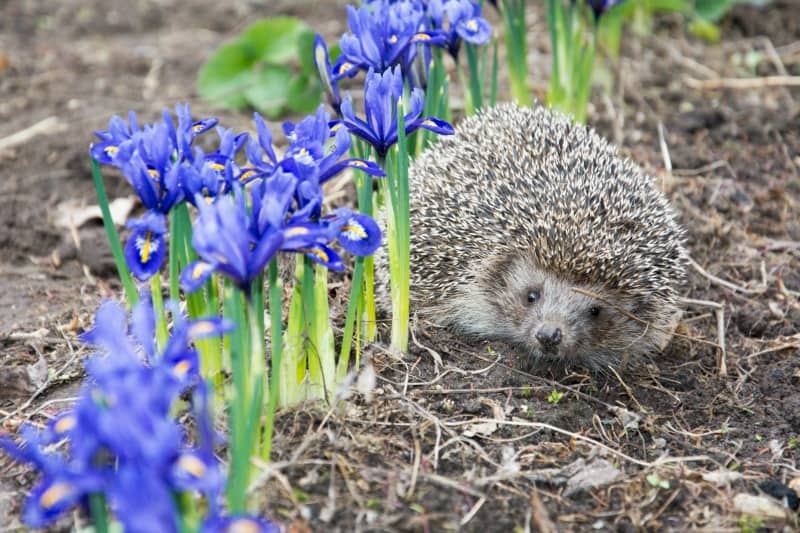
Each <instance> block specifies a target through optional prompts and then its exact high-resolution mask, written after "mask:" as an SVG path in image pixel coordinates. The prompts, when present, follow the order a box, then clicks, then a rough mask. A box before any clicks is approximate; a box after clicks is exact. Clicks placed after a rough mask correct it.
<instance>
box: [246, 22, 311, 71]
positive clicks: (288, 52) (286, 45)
mask: <svg viewBox="0 0 800 533" xmlns="http://www.w3.org/2000/svg"><path fill="white" fill-rule="evenodd" d="M304 32H306V33H307V32H310V30H309V29H308V26H306V25H305V23H304V22H303V21H302V20H300V19H298V18H296V17H273V18H269V19H263V20H259V21H258V22H254V23H253V24H251V25H250V26H248V27H247V28H246V29H245V30H244V32H243V33H242V35H241V37H239V39H238V41H239V42H240V43H241V45H242V46H244V47H247V48H248V49H250V50H252V52H253V54H254V55H255V56H256V57H257V58H258V61H261V62H264V63H271V64H273V65H283V64H286V63H288V62H289V61H291V60H293V59H296V58H297V57H298V53H299V51H298V39H299V37H300V36H301V35H302V34H303V33H304ZM312 38H313V37H312Z"/></svg>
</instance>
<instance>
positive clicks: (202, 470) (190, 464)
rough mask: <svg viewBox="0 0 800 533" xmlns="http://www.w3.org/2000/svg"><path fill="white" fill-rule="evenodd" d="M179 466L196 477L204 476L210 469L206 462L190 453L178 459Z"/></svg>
mask: <svg viewBox="0 0 800 533" xmlns="http://www.w3.org/2000/svg"><path fill="white" fill-rule="evenodd" d="M178 467H179V468H180V469H181V470H184V471H186V472H189V473H190V474H191V475H193V476H194V477H196V478H201V477H203V476H204V475H205V474H206V471H207V470H208V467H206V464H205V463H204V462H203V461H201V460H200V459H198V458H197V456H195V455H192V454H190V453H187V454H184V455H181V457H180V458H179V459H178Z"/></svg>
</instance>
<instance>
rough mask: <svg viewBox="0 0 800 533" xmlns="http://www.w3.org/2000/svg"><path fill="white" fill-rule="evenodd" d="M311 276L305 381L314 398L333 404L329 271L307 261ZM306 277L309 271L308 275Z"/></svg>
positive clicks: (334, 374) (333, 375) (333, 369)
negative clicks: (311, 316)
mask: <svg viewBox="0 0 800 533" xmlns="http://www.w3.org/2000/svg"><path fill="white" fill-rule="evenodd" d="M306 261H307V265H308V267H311V272H310V274H311V275H312V276H313V277H312V279H313V282H314V286H313V299H314V314H313V318H312V321H311V329H310V330H309V338H310V341H311V342H310V343H309V349H308V377H309V382H310V383H311V384H312V386H313V387H314V389H313V397H314V398H323V399H324V400H325V401H326V402H328V403H330V402H332V401H333V397H334V395H335V393H336V351H335V344H334V338H333V329H332V328H331V323H330V311H329V305H328V269H327V268H325V267H324V266H322V265H312V264H311V260H310V259H308V258H306ZM306 275H308V271H307V274H306Z"/></svg>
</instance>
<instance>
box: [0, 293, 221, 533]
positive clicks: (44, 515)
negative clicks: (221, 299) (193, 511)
mask: <svg viewBox="0 0 800 533" xmlns="http://www.w3.org/2000/svg"><path fill="white" fill-rule="evenodd" d="M173 318H174V320H175V322H174V327H173V331H172V335H171V336H170V337H169V339H168V341H167V343H166V346H165V348H164V349H163V350H162V351H160V352H159V351H157V350H156V348H155V343H154V341H153V339H154V337H155V333H154V330H155V319H154V316H153V310H152V302H151V300H150V297H149V294H147V293H144V294H142V297H141V300H140V303H139V304H137V306H136V307H135V308H134V311H133V314H132V319H131V321H130V323H129V321H128V317H127V315H126V314H125V311H124V310H123V308H122V307H121V306H120V305H119V304H116V303H113V302H107V303H105V304H103V305H102V306H101V307H100V308H99V309H98V311H97V314H96V315H95V326H94V328H93V329H91V330H90V331H88V332H87V333H85V334H84V335H83V336H82V340H83V341H84V342H85V343H87V344H90V345H92V346H95V347H96V348H97V349H98V352H97V353H96V354H95V355H94V356H92V357H91V358H90V359H88V360H87V363H86V369H87V373H88V376H89V377H88V378H87V380H86V381H85V382H84V384H83V387H82V389H81V393H80V396H79V399H78V402H77V403H76V405H75V406H74V408H73V409H72V410H70V411H67V412H64V413H62V414H60V415H59V416H57V417H56V418H55V419H54V420H53V421H52V422H51V423H50V424H49V425H48V427H47V428H46V429H45V430H43V431H39V430H36V429H33V428H32V427H24V428H23V429H22V430H21V437H22V442H23V443H22V444H21V445H19V444H17V443H16V442H14V441H12V440H11V439H7V438H0V448H2V449H3V450H5V451H6V452H7V453H9V454H10V455H11V456H12V457H14V458H16V459H17V460H21V461H25V462H29V463H32V464H33V465H35V466H36V467H37V468H38V469H39V470H40V471H41V473H42V480H41V481H40V483H39V484H38V485H37V486H36V487H35V488H34V490H33V491H32V492H31V494H30V496H29V498H28V500H27V501H26V504H25V510H24V520H25V523H26V524H27V525H28V526H30V527H36V528H39V527H45V526H47V525H48V524H50V523H52V522H53V521H54V520H56V519H57V518H58V517H59V516H61V515H63V514H64V513H66V512H68V511H69V510H70V509H71V508H73V507H75V506H76V505H85V504H86V502H87V498H88V496H89V494H91V493H103V494H104V495H105V496H106V500H107V502H108V504H109V506H110V507H111V509H112V511H113V513H114V516H115V517H116V519H117V520H119V521H120V522H121V523H122V525H123V526H124V529H125V530H126V531H168V532H169V531H178V523H179V522H178V515H177V510H176V509H175V507H174V504H173V497H174V494H175V493H177V492H181V491H185V490H194V491H199V492H201V493H203V494H205V495H206V497H207V498H208V500H209V503H210V504H212V505H215V504H213V503H212V502H213V501H216V499H217V498H218V496H219V494H220V493H221V491H222V489H223V487H224V478H223V476H222V470H221V465H219V464H218V462H216V461H215V460H213V453H211V450H212V447H213V439H212V438H209V437H207V436H204V435H205V434H206V433H207V432H208V431H209V430H208V429H207V428H209V427H211V426H210V420H211V419H210V413H209V411H208V405H207V402H206V401H200V402H197V401H195V404H196V407H198V408H197V410H196V415H195V418H196V420H197V422H198V427H200V429H201V431H200V433H201V439H200V443H199V445H198V446H197V447H196V448H186V445H185V436H184V432H183V430H182V429H181V427H180V425H179V424H178V423H177V422H176V421H175V419H174V418H172V416H171V414H170V411H171V409H172V408H173V405H174V403H175V401H176V400H177V399H178V398H179V397H180V396H181V393H182V392H183V391H184V390H186V389H187V388H188V387H190V386H191V385H196V388H195V392H194V396H195V397H197V395H198V393H197V391H203V392H204V391H205V385H204V384H203V383H202V380H201V379H200V376H199V373H198V371H197V365H196V359H197V354H196V352H195V351H194V349H193V348H192V347H191V345H192V343H193V341H195V340H197V339H200V338H203V337H207V336H209V335H219V334H222V333H223V332H226V331H230V329H231V325H230V324H229V323H227V322H223V321H222V320H221V319H219V318H210V319H200V320H194V321H188V320H185V319H184V318H182V317H181V316H180V314H178V313H176V312H174V313H173ZM200 397H201V400H202V394H201V395H200ZM204 428H205V429H204ZM63 439H68V440H69V446H68V448H66V449H64V451H63V452H59V451H51V450H46V449H45V448H46V447H47V446H49V445H51V444H54V443H56V442H59V441H61V440H63Z"/></svg>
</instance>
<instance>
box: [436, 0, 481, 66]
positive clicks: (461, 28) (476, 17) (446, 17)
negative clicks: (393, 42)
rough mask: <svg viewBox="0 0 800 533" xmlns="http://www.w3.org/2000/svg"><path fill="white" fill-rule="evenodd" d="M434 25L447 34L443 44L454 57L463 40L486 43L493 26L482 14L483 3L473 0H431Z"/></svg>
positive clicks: (478, 43) (479, 43) (476, 43)
mask: <svg viewBox="0 0 800 533" xmlns="http://www.w3.org/2000/svg"><path fill="white" fill-rule="evenodd" d="M428 13H429V14H430V17H431V20H432V22H433V26H434V27H435V28H436V29H438V30H441V31H442V32H443V33H444V35H445V36H446V41H445V43H444V44H443V46H444V47H446V48H447V50H448V52H449V53H450V55H451V56H453V58H454V59H457V58H458V51H459V49H460V47H461V41H462V40H464V41H466V42H468V43H470V44H474V45H484V44H486V43H487V42H488V41H489V38H490V37H491V34H492V28H491V26H489V23H488V22H487V21H486V19H485V18H483V16H482V9H481V5H480V3H478V2H473V1H472V0H430V2H429V3H428Z"/></svg>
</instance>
